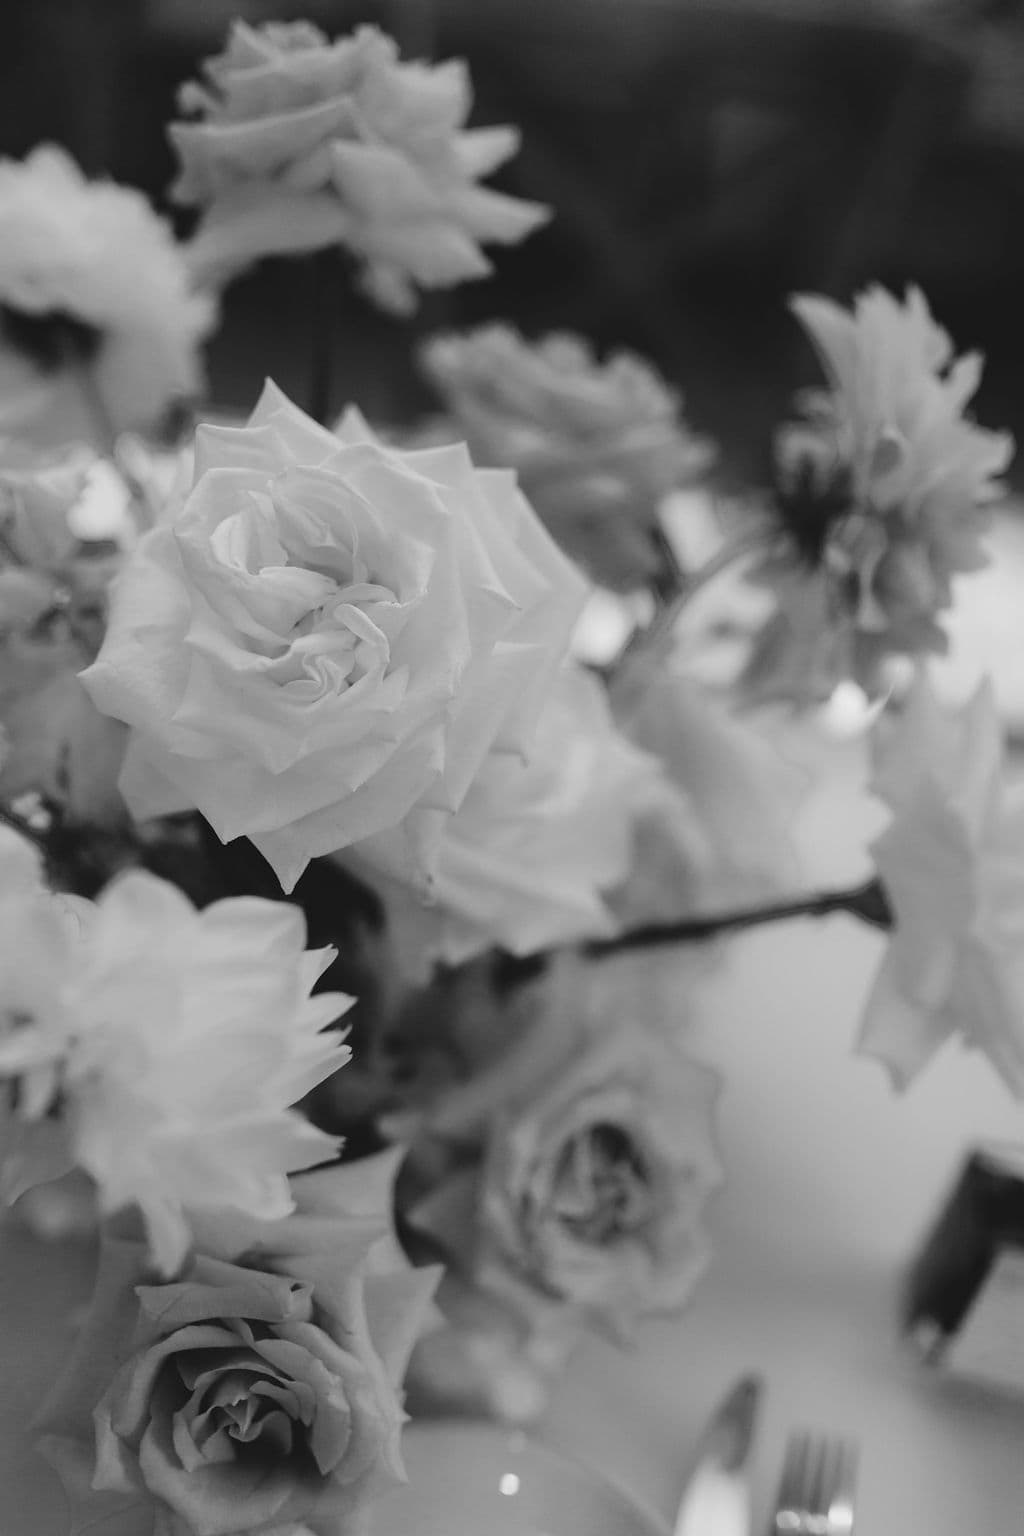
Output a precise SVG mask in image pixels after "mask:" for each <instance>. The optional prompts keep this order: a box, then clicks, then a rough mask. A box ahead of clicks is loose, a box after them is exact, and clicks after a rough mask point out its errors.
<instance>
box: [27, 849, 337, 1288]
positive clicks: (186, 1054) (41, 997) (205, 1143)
mask: <svg viewBox="0 0 1024 1536" xmlns="http://www.w3.org/2000/svg"><path fill="white" fill-rule="evenodd" d="M21 862H22V863H23V862H24V861H23V860H22V861H21ZM33 901H34V904H35V907H36V908H38V909H39V910H40V917H39V920H38V922H37V928H38V929H39V933H38V938H39V942H37V943H35V944H34V946H33V947H32V949H31V952H28V951H26V953H25V958H24V960H22V961H21V962H20V964H19V966H17V967H15V969H14V972H13V979H8V976H7V974H6V971H5V973H4V974H3V976H2V977H0V980H2V981H3V983H4V988H5V992H4V996H2V997H0V1009H3V1012H4V1017H5V1019H6V1030H5V1035H4V1038H3V1039H2V1040H0V1076H3V1077H6V1078H8V1079H14V1080H16V1081H17V1082H19V1083H20V1084H22V1085H28V1090H29V1091H28V1092H25V1091H24V1087H23V1090H22V1092H21V1095H20V1108H19V1113H20V1114H21V1115H22V1116H23V1117H24V1118H25V1120H26V1121H28V1122H30V1123H31V1122H32V1121H35V1120H37V1119H39V1118H40V1117H41V1116H43V1115H45V1114H50V1115H56V1116H57V1117H58V1118H59V1119H60V1120H61V1121H62V1122H63V1124H64V1126H65V1127H66V1133H67V1137H68V1140H69V1143H70V1149H71V1155H72V1157H73V1159H74V1160H75V1161H76V1162H77V1163H78V1164H79V1165H80V1166H81V1167H83V1168H84V1169H85V1170H86V1171H87V1172H88V1173H89V1174H91V1175H92V1177H93V1178H94V1179H95V1181H96V1183H97V1186H98V1189H99V1196H100V1201H101V1204H102V1206H103V1207H104V1208H105V1209H107V1210H117V1209H119V1208H121V1207H123V1206H127V1205H131V1204H137V1205H138V1206H139V1207H140V1208H141V1210H142V1213H143V1215H144V1217H145V1220H146V1224H147V1227H148V1229H149V1234H150V1242H151V1246H152V1249H153V1254H154V1258H155V1260H156V1262H157V1264H158V1265H159V1267H160V1268H161V1269H162V1270H164V1271H165V1272H170V1271H172V1270H174V1269H175V1268H176V1267H177V1266H178V1265H179V1264H180V1262H181V1260H182V1258H183V1257H184V1254H185V1252H186V1250H187V1247H188V1242H189V1228H188V1222H187V1219H186V1215H185V1212H186V1210H187V1209H188V1208H189V1207H195V1208H197V1209H204V1208H205V1209H209V1208H210V1207H211V1206H212V1207H222V1206H231V1207H234V1208H235V1209H237V1210H239V1211H242V1212H245V1213H248V1214H249V1215H251V1216H255V1217H258V1218H260V1219H262V1220H269V1219H275V1218H277V1217H281V1216H284V1215H286V1214H287V1212H288V1211H289V1210H291V1208H292V1203H291V1196H290V1194H289V1190H288V1180H287V1174H288V1173H290V1172H292V1171H294V1170H295V1169H301V1168H308V1167H311V1166H312V1165H314V1164H316V1163H320V1162H323V1161H325V1160H326V1159H328V1158H330V1157H331V1156H333V1154H334V1152H335V1151H336V1149H337V1142H336V1140H335V1139H334V1138H333V1137H329V1136H326V1135H324V1134H323V1133H322V1132H321V1131H318V1130H316V1129H314V1127H313V1126H311V1125H310V1124H309V1123H308V1122H307V1121H306V1120H305V1119H304V1118H303V1117H302V1116H301V1115H300V1114H298V1113H297V1112H295V1111H294V1110H293V1109H292V1108H291V1107H290V1106H292V1105H294V1104H295V1103H297V1101H298V1100H299V1099H301V1098H302V1097H303V1096H304V1095H305V1094H306V1093H307V1092H308V1091H309V1090H310V1089H311V1088H312V1087H314V1086H315V1085H316V1084H317V1083H318V1082H320V1081H321V1079H322V1078H324V1077H325V1076H327V1075H328V1073H330V1072H333V1071H335V1070H336V1069H337V1068H338V1067H340V1066H342V1065H343V1064H344V1063H345V1061H347V1060H348V1057H349V1054H350V1053H349V1049H348V1047H347V1046H346V1045H344V1044H342V1043H341V1038H340V1036H339V1035H338V1034H337V1033H336V1032H333V1031H329V1032H326V1033H325V1030H326V1026H328V1025H329V1024H331V1023H333V1022H334V1020H336V1019H337V1018H338V1017H339V1016H340V1015H341V1014H342V1013H343V1012H344V1011H345V1010H346V1008H347V1007H348V1006H349V1004H350V1002H351V999H349V998H347V997H345V996H343V995H341V994H339V993H329V992H324V993H318V994H317V995H316V996H311V995H310V994H311V989H312V987H313V985H314V983H315V982H316V981H317V979H318V978H319V977H320V976H321V975H322V973H323V971H324V970H325V969H326V967H327V965H328V964H329V963H330V961H331V959H332V958H333V951H331V950H329V949H325V950H315V951H306V950H305V948H304V945H305V923H304V919H303V917H302V914H301V912H300V911H299V910H298V908H296V907H294V906H291V905H290V904H286V903H284V902H271V901H263V900H258V899H255V898H238V899H234V900H227V901H220V902H216V903H214V904H213V905H212V906H210V907H207V908H206V909H205V910H204V911H196V909H195V908H194V907H193V906H192V905H191V903H190V902H189V901H188V900H187V898H186V897H185V896H183V895H182V893H181V892H180V891H179V890H178V889H177V888H176V887H175V886H173V885H170V884H169V883H167V882H166V881H163V880H158V879H157V878H156V877H154V876H152V875H149V874H145V873H142V872H131V873H128V874H126V875H123V876H121V877H120V878H119V879H117V880H116V881H114V882H113V883H112V884H111V885H110V886H108V887H107V889H106V890H105V891H104V892H103V893H102V894H101V896H100V897H99V899H98V900H97V901H96V902H95V903H92V902H85V901H78V902H76V903H75V904H74V908H73V911H72V912H71V913H70V914H69V913H68V912H67V903H66V899H65V898H62V897H58V896H51V897H47V896H46V894H45V893H39V894H37V895H36V896H35V897H34V898H33ZM47 903H49V906H48V907H47ZM23 910H34V909H29V908H23ZM69 918H73V919H74V920H75V925H76V926H75V931H74V933H73V934H69V932H68V921H69ZM0 921H2V922H3V924H4V932H3V933H2V934H0V940H2V943H0V949H2V951H3V953H4V954H5V955H7V954H12V953H14V951H13V949H12V945H13V944H14V943H15V942H20V939H19V935H20V933H21V929H22V927H23V926H24V919H22V918H20V917H19V912H18V909H17V908H16V907H15V908H12V907H11V905H10V904H9V903H4V904H2V905H0ZM12 924H13V925H14V928H13V931H11V925H12ZM40 925H48V927H49V929H50V930H53V931H54V934H55V937H54V939H53V941H52V942H51V943H50V944H49V945H47V944H46V943H45V942H44V939H45V933H44V931H43V926H40ZM35 932H36V930H35V929H33V933H35Z"/></svg>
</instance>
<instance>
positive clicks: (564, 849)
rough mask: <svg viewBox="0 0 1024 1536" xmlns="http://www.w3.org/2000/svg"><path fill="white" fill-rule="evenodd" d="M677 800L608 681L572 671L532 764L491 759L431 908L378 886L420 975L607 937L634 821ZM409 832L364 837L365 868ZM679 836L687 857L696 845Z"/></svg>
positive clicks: (551, 704) (359, 852) (469, 799)
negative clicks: (608, 692) (623, 720)
mask: <svg viewBox="0 0 1024 1536" xmlns="http://www.w3.org/2000/svg"><path fill="white" fill-rule="evenodd" d="M675 798H676V797H674V795H673V792H672V789H671V787H670V785H669V784H668V782H667V780H666V779H665V777H664V776H663V773H662V769H661V765H660V764H659V762H658V761H657V759H656V758H653V757H650V756H648V754H647V753H646V752H643V751H640V750H639V749H638V748H636V747H635V746H633V745H632V744H631V743H630V742H629V741H628V740H627V739H626V737H625V736H624V735H622V734H621V733H620V732H619V731H618V730H617V729H616V726H615V723H614V721H613V720H612V717H611V713H610V711H609V709H608V705H607V702H606V700H605V697H604V690H603V688H602V686H601V684H600V683H599V682H598V681H597V680H596V679H595V678H594V677H592V676H591V675H590V674H589V673H587V672H585V671H584V670H583V669H582V668H581V667H576V666H573V667H569V668H565V669H563V671H562V673H561V674H560V676H559V677H558V678H557V680H556V684H555V687H554V688H553V690H552V692H551V695H550V697H549V698H548V701H547V703H546V705H545V708H544V711H543V713H542V715H541V718H540V723H539V727H538V730H537V735H536V738H535V740H534V742H533V744H532V747H531V749H530V753H529V756H528V757H527V758H526V760H525V761H520V760H518V759H516V758H512V757H508V756H499V755H498V754H495V753H492V754H491V755H490V756H488V757H487V758H485V760H484V762H483V764H482V766H481V768H480V771H479V773H478V774H477V776H476V778H475V779H474V781H473V783H472V784H471V786H470V788H469V790H468V792H467V794H466V798H465V799H464V800H463V802H462V804H461V806H460V807H459V809H458V811H456V813H455V815H454V816H452V817H451V818H450V820H449V821H448V823H447V826H446V827H445V832H444V838H443V841H442V843H441V849H440V855H439V858H438V864H437V872H436V877H435V880H434V885H433V889H432V892H431V898H430V902H429V904H427V905H424V904H423V903H422V902H417V901H416V899H415V896H414V895H413V894H412V893H409V892H407V891H404V890H403V889H402V888H396V886H395V885H394V884H393V883H391V882H386V883H385V882H379V881H378V882H377V884H378V889H379V890H380V892H381V894H382V895H383V896H384V898H385V901H386V902H387V905H388V915H389V922H390V925H391V930H392V933H393V937H394V940H395V944H396V947H397V950H398V952H399V953H400V954H403V955H404V956H405V957H406V961H407V963H408V965H409V968H410V971H411V972H412V973H417V972H419V973H422V971H423V969H424V967H426V969H427V970H429V967H430V964H431V963H432V962H435V961H438V960H441V961H444V962H445V963H446V964H449V965H458V964H461V963H462V962H463V961H465V960H468V959H470V958H471V957H472V956H473V955H477V954H480V953H481V952H482V951H483V950H486V949H489V948H491V947H492V946H495V945H496V946H498V947H500V948H502V949H504V950H507V951H509V952H510V953H512V954H514V955H526V954H531V953H533V952H534V951H536V950H541V949H548V948H552V947H554V946H557V945H560V944H571V943H574V942H577V941H579V940H581V939H587V938H601V937H607V936H609V935H610V934H612V933H614V932H615V931H616V929H617V924H616V921H615V919H614V917H613V915H612V912H611V911H610V909H609V907H608V905H607V902H606V897H607V896H608V894H609V893H610V892H611V891H612V890H613V889H615V888H616V887H618V886H620V885H622V883H623V882H624V881H625V880H626V877H627V875H628V874H629V872H630V869H631V866H632V863H633V858H634V836H635V833H636V830H637V827H638V826H639V825H640V823H641V821H642V820H643V819H644V818H647V817H650V816H653V815H654V814H655V813H656V811H658V810H659V808H661V807H662V806H664V805H665V803H666V802H674V800H675ZM659 825H661V827H662V828H663V830H664V831H665V832H666V836H668V832H669V829H668V826H667V823H666V820H665V819H664V818H662V819H661V820H660V822H659ZM691 830H692V829H691V828H690V826H689V824H687V828H686V831H687V832H690V831H691ZM402 836H403V829H402V828H401V827H399V828H397V829H396V830H395V831H394V832H391V833H387V834H385V835H384V836H383V837H382V838H380V839H371V840H370V841H369V842H368V843H364V844H360V845H359V846H357V848H356V849H355V850H354V854H355V861H354V862H355V864H356V866H357V867H358V866H359V864H360V860H361V859H362V858H363V857H366V858H367V859H368V860H371V861H372V860H376V862H377V864H378V865H391V864H394V863H395V862H396V861H397V858H398V849H399V847H400V840H401V838H402ZM669 840H670V841H672V845H673V848H674V850H675V851H676V853H677V856H678V857H679V859H680V860H682V859H684V858H685V854H686V852H687V851H688V848H683V847H681V846H680V838H679V837H678V836H676V837H674V838H671V837H670V838H669ZM392 847H393V850H394V851H391V849H392ZM368 878H371V879H372V871H369V872H368Z"/></svg>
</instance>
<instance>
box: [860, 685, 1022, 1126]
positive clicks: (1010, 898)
mask: <svg viewBox="0 0 1024 1536" xmlns="http://www.w3.org/2000/svg"><path fill="white" fill-rule="evenodd" d="M876 742H877V747H876V764H875V781H874V787H875V790H876V792H877V793H878V794H879V795H880V796H881V798H882V799H883V800H884V801H885V803H886V805H887V806H888V808H889V810H890V811H891V813H892V820H891V823H890V825H889V827H888V828H887V829H886V831H885V832H883V833H882V835H881V837H880V838H879V839H878V840H877V841H876V843H875V844H874V847H873V850H872V851H873V854H874V858H875V862H876V864H877V866H878V871H879V874H880V875H881V877H882V880H883V882H884V885H885V889H886V891H887V893H888V895H889V898H890V900H891V902H892V905H893V908H894V910H895V916H896V927H895V931H894V933H893V935H892V938H891V939H890V942H889V948H888V951H887V953H886V956H885V959H884V961H883V963H882V966H881V968H880V970H879V973H878V975H877V977H876V979H875V983H874V987H873V989H872V992H871V994H870V997H869V999H868V1003H867V1009H866V1013H865V1016H864V1021H863V1025H862V1029H861V1036H860V1048H861V1050H862V1051H864V1052H866V1053H867V1054H869V1055H872V1056H876V1057H878V1058H879V1059H880V1060H881V1061H882V1062H884V1064H885V1065H886V1067H887V1068H888V1070H889V1072H890V1073H891V1075H892V1077H893V1079H894V1081H895V1082H896V1083H897V1084H898V1085H899V1086H904V1085H906V1084H907V1083H908V1082H909V1081H910V1080H911V1079H912V1078H914V1077H915V1076H916V1075H917V1073H918V1072H920V1071H921V1069H922V1068H923V1067H924V1066H925V1065H926V1064H927V1063H928V1061H929V1060H930V1059H931V1058H932V1056H933V1055H934V1054H935V1052H936V1051H937V1050H938V1049H939V1047H940V1046H941V1045H943V1043H944V1042H945V1041H947V1040H949V1039H951V1038H959V1039H960V1040H962V1041H963V1042H964V1043H965V1044H966V1045H968V1046H970V1047H972V1048H973V1049H975V1050H979V1051H982V1052H984V1054H985V1055H987V1056H988V1057H989V1059H990V1060H991V1061H992V1063H993V1065H994V1066H995V1068H996V1070H997V1071H998V1072H999V1073H1000V1074H1001V1076H1002V1077H1003V1078H1004V1079H1005V1081H1006V1083H1007V1084H1008V1085H1009V1087H1010V1088H1011V1089H1012V1091H1013V1092H1014V1093H1015V1094H1017V1095H1018V1096H1024V1023H1022V1020H1024V784H1021V783H1019V782H1016V783H1007V782H1005V781H1004V779H1003V772H1002V770H1003V762H1002V756H1003V752H1002V732H1001V728H1000V725H999V721H998V717H997V715H996V710H995V704H994V701H993V696H992V691H991V688H990V686H989V685H988V684H987V683H984V684H982V685H981V686H980V687H979V688H978V690H977V692H976V693H975V694H974V696H973V697H972V698H971V699H969V700H968V701H967V703H965V704H964V705H963V706H961V707H959V708H956V709H947V708H945V707H944V706H942V705H940V704H939V702H938V701H937V700H936V698H935V697H934V695H933V693H932V691H931V688H930V686H929V684H928V681H927V678H926V677H925V676H924V674H923V673H922V674H921V675H920V676H919V677H918V679H917V680H916V683H915V685H914V688H913V691H912V692H911V694H910V696H909V698H908V699H907V701H906V705H905V707H904V710H903V713H902V715H901V717H900V718H899V719H898V721H896V722H895V723H894V724H893V723H891V722H889V721H888V720H887V719H886V717H884V716H883V717H882V719H881V721H880V722H879V724H878V726H877V727H876Z"/></svg>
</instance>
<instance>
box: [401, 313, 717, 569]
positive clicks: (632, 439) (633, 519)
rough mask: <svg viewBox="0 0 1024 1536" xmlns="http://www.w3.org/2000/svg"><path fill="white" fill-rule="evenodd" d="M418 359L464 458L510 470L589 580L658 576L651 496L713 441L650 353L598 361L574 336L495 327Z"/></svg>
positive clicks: (444, 341) (677, 478) (446, 339)
mask: <svg viewBox="0 0 1024 1536" xmlns="http://www.w3.org/2000/svg"><path fill="white" fill-rule="evenodd" d="M423 363H424V367H425V370H426V372H427V374H428V376H429V378H430V379H431V381H432V382H433V384H434V385H435V386H436V388H437V389H438V391H439V393H440V394H441V395H442V397H443V399H444V401H445V404H446V405H447V407H448V409H449V411H450V413H451V415H452V417H453V418H454V421H455V423H456V426H457V432H458V436H460V437H463V436H464V437H465V439H466V441H467V443H468V444H469V447H470V452H471V453H472V454H473V457H474V458H475V459H476V460H477V462H478V463H480V464H503V465H507V466H508V467H509V468H510V469H514V470H515V471H516V473H517V474H518V476H519V480H520V484H521V485H522V487H523V490H524V491H525V492H526V494H527V496H529V498H530V501H531V504H532V505H533V506H534V507H535V508H536V510H537V513H538V515H539V516H540V517H541V518H543V520H544V522H545V523H546V524H547V526H548V527H549V528H550V529H551V532H552V533H553V534H554V536H555V537H556V538H557V539H558V541H559V543H560V544H562V545H563V547H564V548H565V549H567V550H568V552H569V553H570V554H571V555H572V556H573V557H574V559H577V560H579V562H580V564H581V565H583V566H584V567H585V568H586V569H587V570H588V571H589V572H590V573H591V575H592V576H593V577H594V579H595V580H596V581H599V582H601V583H602V585H604V586H606V587H611V588H613V589H615V590H624V591H629V590H632V589H635V588H637V587H641V586H644V585H646V584H647V583H649V582H650V581H652V580H653V579H654V578H656V577H657V575H658V573H659V570H660V569H661V566H662V564H663V561H664V554H663V552H662V550H661V547H660V521H659V507H660V505H661V502H662V501H663V499H664V497H665V496H666V495H667V494H668V492H669V491H671V490H673V489H674V488H675V487H676V486H678V485H680V484H682V483H684V482H686V481H689V480H692V479H693V478H694V477H695V476H696V475H698V474H699V473H700V472H701V471H703V470H704V469H706V468H707V466H708V464H709V462H710V460H711V459H712V457H713V450H712V448H711V446H710V444H708V443H707V442H706V441H704V440H702V439H700V438H698V437H696V436H694V435H693V434H692V433H691V432H690V431H689V429H688V427H687V425H686V422H685V421H684V419H683V412H682V405H683V402H682V400H681V398H680V397H679V395H678V393H677V392H676V391H675V390H673V389H671V388H670V387H669V386H668V384H666V383H665V381H664V379H662V378H661V377H660V376H659V375H658V373H657V372H656V371H655V369H654V368H652V367H651V365H650V364H649V363H646V362H644V360H643V359H642V358H639V357H636V356H634V355H633V354H631V353H628V352H618V353H613V354H612V355H610V356H609V357H608V358H606V359H605V360H604V361H603V362H601V361H599V360H598V359H597V357H595V355H594V353H593V351H592V349H591V348H590V346H589V345H588V343H587V342H585V341H584V340H583V339H582V338H581V337H578V336H573V335H570V334H559V333H556V334H552V335H549V336H545V337H543V338H541V339H540V340H539V341H537V342H528V341H526V340H524V338H523V337H522V336H520V335H519V334H518V332H516V331H514V330H512V329H510V328H509V327H508V326H504V325H486V326H481V327H480V329H479V330H476V331H470V332H468V333H466V334H465V335H454V336H435V337H434V338H433V339H432V340H431V341H430V342H428V344H427V345H426V347H425V348H424V351H423Z"/></svg>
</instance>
